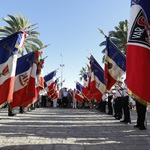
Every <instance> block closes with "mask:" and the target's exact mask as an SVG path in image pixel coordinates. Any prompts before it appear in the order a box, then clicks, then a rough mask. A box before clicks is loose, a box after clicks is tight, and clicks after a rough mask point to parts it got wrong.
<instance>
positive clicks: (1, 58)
mask: <svg viewBox="0 0 150 150" xmlns="http://www.w3.org/2000/svg"><path fill="white" fill-rule="evenodd" d="M25 34H26V33H25V32H16V33H14V34H12V35H10V36H8V37H6V38H4V39H2V40H1V41H0V105H3V104H5V103H10V102H12V100H13V90H14V82H15V71H16V63H17V57H18V48H21V47H20V46H21V45H20V43H21V41H22V43H23V42H24V38H23V37H24V36H25Z"/></svg>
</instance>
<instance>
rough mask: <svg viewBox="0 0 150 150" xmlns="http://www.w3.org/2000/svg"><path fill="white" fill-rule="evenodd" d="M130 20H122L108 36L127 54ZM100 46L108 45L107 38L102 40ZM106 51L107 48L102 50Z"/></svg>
mask: <svg viewBox="0 0 150 150" xmlns="http://www.w3.org/2000/svg"><path fill="white" fill-rule="evenodd" d="M127 33H128V21H127V20H125V21H120V22H119V25H118V26H115V31H109V33H108V37H110V39H111V41H112V42H113V43H114V44H115V45H116V46H117V47H118V48H119V49H120V50H121V51H122V52H123V53H124V54H125V53H126V44H127ZM99 46H106V40H105V41H103V42H101V43H100V44H99ZM102 53H105V49H103V50H102Z"/></svg>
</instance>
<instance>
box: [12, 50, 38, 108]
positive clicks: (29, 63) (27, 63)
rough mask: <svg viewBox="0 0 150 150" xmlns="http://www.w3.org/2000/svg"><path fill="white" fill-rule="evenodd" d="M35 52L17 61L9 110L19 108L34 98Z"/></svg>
mask: <svg viewBox="0 0 150 150" xmlns="http://www.w3.org/2000/svg"><path fill="white" fill-rule="evenodd" d="M34 61H35V52H31V53H28V54H26V55H24V56H22V57H20V58H18V60H17V68H16V76H15V86H14V93H13V101H12V102H11V103H10V106H11V108H14V107H17V106H20V105H22V104H24V103H26V102H27V101H28V100H31V99H32V98H33V97H34V96H35V83H36V71H37V66H36V64H35V63H34Z"/></svg>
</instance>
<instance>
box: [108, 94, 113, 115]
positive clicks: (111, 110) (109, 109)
mask: <svg viewBox="0 0 150 150" xmlns="http://www.w3.org/2000/svg"><path fill="white" fill-rule="evenodd" d="M112 98H113V96H112V95H109V96H108V114H109V115H112V114H113V107H112V102H111V100H112Z"/></svg>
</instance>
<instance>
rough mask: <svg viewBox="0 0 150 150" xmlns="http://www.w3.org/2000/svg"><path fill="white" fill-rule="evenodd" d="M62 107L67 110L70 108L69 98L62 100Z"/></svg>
mask: <svg viewBox="0 0 150 150" xmlns="http://www.w3.org/2000/svg"><path fill="white" fill-rule="evenodd" d="M62 105H63V107H65V108H66V107H67V106H68V99H67V97H63V99H62Z"/></svg>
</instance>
